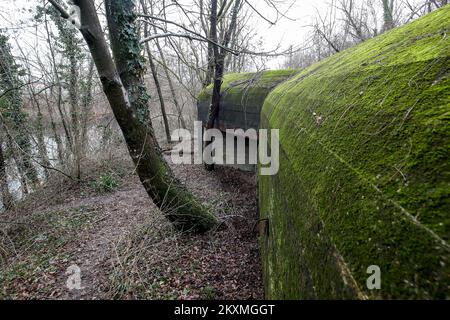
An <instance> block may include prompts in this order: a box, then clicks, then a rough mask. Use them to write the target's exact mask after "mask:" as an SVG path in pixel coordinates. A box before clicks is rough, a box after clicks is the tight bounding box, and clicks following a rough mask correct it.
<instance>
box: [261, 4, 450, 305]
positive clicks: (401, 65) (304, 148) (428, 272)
mask: <svg viewBox="0 0 450 320" xmlns="http://www.w3.org/2000/svg"><path fill="white" fill-rule="evenodd" d="M449 21H450V6H446V7H444V8H443V9H440V10H438V11H436V12H434V13H431V14H429V15H427V16H426V17H424V18H421V19H419V20H417V21H414V22H412V23H410V24H408V25H406V26H404V27H401V28H398V29H394V30H392V31H390V32H388V33H386V34H384V35H382V36H380V37H377V38H375V39H372V40H369V41H366V42H365V43H363V44H361V45H359V46H356V47H354V48H351V49H349V50H346V51H344V52H342V53H339V54H337V55H335V56H333V57H331V58H329V59H327V60H324V61H322V62H320V63H318V64H316V65H313V66H311V67H310V68H308V69H306V70H304V71H302V72H301V73H299V74H298V75H297V76H295V77H292V78H291V79H289V80H288V81H286V82H284V83H283V84H281V85H279V86H278V87H277V88H276V89H274V90H273V91H272V93H271V94H270V95H269V96H268V98H267V99H266V101H265V104H264V107H263V111H262V120H261V121H262V127H263V128H276V129H280V143H281V149H282V150H281V151H280V153H281V155H280V157H281V159H280V160H281V165H280V172H279V174H278V175H276V176H273V177H260V191H259V197H260V207H261V214H262V218H268V219H269V223H270V232H269V236H268V237H266V238H264V239H262V248H263V249H262V250H263V259H264V272H265V278H266V284H267V294H268V297H270V298H288V299H289V298H291V299H294V298H306V299H307V298H319V299H322V298H374V299H377V298H413V299H414V298H420V299H422V298H425V299H431V298H450V261H449V257H450V249H449V248H450V246H449V244H448V241H449V239H450V217H449V213H450V167H449V166H450V161H449V160H450V159H449V154H450V150H449V148H450V143H449V142H450V139H449V138H450V132H449V130H450V126H449V123H450V34H449V32H450V23H449ZM371 265H378V266H380V267H381V271H382V289H381V290H375V291H370V290H368V289H367V287H366V279H367V278H368V277H369V275H368V274H367V272H366V271H367V268H368V267H369V266H371Z"/></svg>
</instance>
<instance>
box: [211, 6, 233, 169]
mask: <svg viewBox="0 0 450 320" xmlns="http://www.w3.org/2000/svg"><path fill="white" fill-rule="evenodd" d="M240 5H241V1H240V0H236V2H235V5H234V8H233V12H232V17H231V22H230V26H229V28H228V30H227V31H226V32H225V35H224V39H223V41H222V46H223V47H227V46H228V45H229V43H230V40H231V36H232V34H233V32H234V30H235V28H236V23H237V17H238V12H239V9H240ZM210 23H211V40H212V41H213V42H214V43H218V40H217V0H212V1H211V16H210ZM213 52H214V82H213V83H214V87H213V94H212V99H211V105H210V108H209V113H208V122H207V124H206V129H207V130H209V129H212V128H214V127H215V125H216V124H217V121H218V119H219V114H220V96H221V93H220V91H221V89H222V82H223V74H224V66H225V58H226V53H227V52H226V51H225V50H224V49H222V50H219V47H218V46H216V45H215V46H213ZM210 143H212V142H210ZM210 143H206V144H205V147H207V146H208V145H209V144H210ZM205 168H206V169H207V170H209V171H212V170H214V164H205Z"/></svg>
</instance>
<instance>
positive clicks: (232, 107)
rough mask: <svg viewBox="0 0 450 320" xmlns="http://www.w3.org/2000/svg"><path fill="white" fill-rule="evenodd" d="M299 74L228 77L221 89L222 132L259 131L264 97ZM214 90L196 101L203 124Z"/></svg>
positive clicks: (204, 93) (211, 87) (269, 73)
mask: <svg viewBox="0 0 450 320" xmlns="http://www.w3.org/2000/svg"><path fill="white" fill-rule="evenodd" d="M296 73H298V70H275V71H263V72H257V73H237V74H227V75H225V77H224V79H223V84H222V88H221V94H222V96H221V112H220V114H219V118H220V121H219V122H220V123H221V126H222V127H223V128H242V129H248V128H255V129H257V128H258V127H259V117H260V113H261V109H262V106H263V104H264V101H265V99H266V97H267V95H268V94H269V93H270V91H271V90H273V89H274V88H275V87H276V86H277V85H278V84H280V83H282V82H284V81H286V80H287V79H289V78H290V77H292V76H294V75H295V74H296ZM212 89H213V86H212V85H210V86H209V87H208V88H206V89H204V90H203V91H202V92H201V93H200V95H199V98H198V108H199V117H200V119H201V120H203V121H206V117H207V114H208V112H207V110H209V106H210V104H211V98H212Z"/></svg>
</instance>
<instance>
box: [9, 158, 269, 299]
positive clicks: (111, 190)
mask: <svg viewBox="0 0 450 320" xmlns="http://www.w3.org/2000/svg"><path fill="white" fill-rule="evenodd" d="M124 162H125V163H126V162H127V161H123V159H115V160H114V159H110V160H108V161H105V162H104V163H103V164H102V165H99V164H86V165H85V166H84V167H85V170H86V172H85V176H84V177H83V182H81V183H78V182H74V181H70V180H68V179H63V178H61V177H53V179H52V180H51V181H50V183H47V184H46V186H44V187H43V188H42V189H40V190H38V191H36V192H35V193H33V194H31V195H29V196H28V197H27V198H26V199H25V200H24V201H23V202H22V203H21V204H20V205H19V206H18V207H17V208H16V210H15V211H14V212H7V213H5V214H2V215H1V216H0V298H1V299H9V298H14V299H181V300H190V299H262V298H263V296H264V293H263V284H262V280H261V266H260V257H259V250H258V235H257V230H256V228H255V226H256V224H257V221H258V216H257V212H256V211H257V210H256V182H255V179H256V178H255V175H254V174H252V173H245V172H241V171H238V170H235V169H232V168H217V170H216V171H215V172H207V171H205V170H204V169H203V167H202V166H195V165H185V166H173V169H174V171H175V173H176V175H177V176H178V177H179V178H180V180H181V181H182V182H183V183H185V184H186V186H187V187H188V188H189V189H190V190H191V191H192V192H193V193H195V194H196V195H197V196H198V198H199V199H200V200H201V201H202V202H204V203H205V204H208V205H209V206H211V207H212V208H213V210H214V211H215V213H216V215H217V216H218V217H219V218H220V219H221V220H222V221H223V223H222V224H221V225H220V226H219V227H218V228H216V229H215V230H212V231H210V232H209V233H207V234H204V235H192V234H180V233H177V232H176V231H175V230H174V229H173V228H172V227H171V225H170V224H169V223H168V222H167V220H166V219H165V218H164V217H163V214H162V213H161V211H159V210H158V208H156V207H155V206H154V205H153V203H152V202H151V201H150V200H149V198H148V197H147V194H146V193H145V190H144V189H143V188H142V186H141V184H140V182H139V179H138V177H137V176H136V175H135V174H133V167H132V165H131V163H130V164H125V165H124V164H123V163H124ZM70 267H72V268H75V269H70ZM77 268H79V270H80V276H81V288H82V289H81V290H76V289H75V290H69V288H68V286H67V281H68V279H69V276H71V275H72V276H73V274H72V273H71V272H73V270H76V269H77Z"/></svg>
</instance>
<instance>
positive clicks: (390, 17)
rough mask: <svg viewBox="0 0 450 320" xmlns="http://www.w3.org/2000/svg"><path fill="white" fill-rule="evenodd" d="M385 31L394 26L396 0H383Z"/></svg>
mask: <svg viewBox="0 0 450 320" xmlns="http://www.w3.org/2000/svg"><path fill="white" fill-rule="evenodd" d="M383 20H384V24H383V31H388V30H391V29H392V28H394V0H383Z"/></svg>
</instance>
